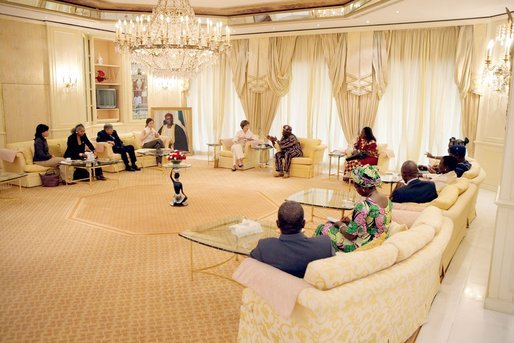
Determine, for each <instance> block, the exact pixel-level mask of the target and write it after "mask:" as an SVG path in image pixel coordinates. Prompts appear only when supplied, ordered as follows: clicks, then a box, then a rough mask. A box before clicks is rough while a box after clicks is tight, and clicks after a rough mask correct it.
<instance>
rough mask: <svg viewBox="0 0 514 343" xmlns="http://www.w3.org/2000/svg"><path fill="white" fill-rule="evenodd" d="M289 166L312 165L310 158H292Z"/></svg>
mask: <svg viewBox="0 0 514 343" xmlns="http://www.w3.org/2000/svg"><path fill="white" fill-rule="evenodd" d="M291 164H303V165H308V166H310V165H311V164H312V158H310V157H293V159H292V160H291Z"/></svg>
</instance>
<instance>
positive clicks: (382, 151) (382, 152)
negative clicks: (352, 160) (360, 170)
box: [346, 144, 394, 173]
mask: <svg viewBox="0 0 514 343" xmlns="http://www.w3.org/2000/svg"><path fill="white" fill-rule="evenodd" d="M377 150H378V163H377V167H378V169H379V170H380V172H381V173H385V172H387V171H388V170H389V159H390V158H391V157H394V152H393V151H392V150H390V149H387V144H377ZM352 152H353V149H352V148H351V147H349V148H348V149H346V156H351V155H352Z"/></svg>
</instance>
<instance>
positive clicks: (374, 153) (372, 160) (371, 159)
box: [344, 126, 378, 176]
mask: <svg viewBox="0 0 514 343" xmlns="http://www.w3.org/2000/svg"><path fill="white" fill-rule="evenodd" d="M353 148H354V150H353V152H352V156H347V158H346V162H345V167H344V174H345V175H347V176H349V174H350V172H351V171H352V170H353V169H355V168H357V167H360V166H363V165H366V164H369V165H373V166H376V165H377V163H378V148H377V141H376V138H375V136H374V135H373V130H371V128H370V127H368V126H366V127H365V128H363V129H362V131H361V133H360V135H359V137H357V141H356V142H355V144H354V145H353Z"/></svg>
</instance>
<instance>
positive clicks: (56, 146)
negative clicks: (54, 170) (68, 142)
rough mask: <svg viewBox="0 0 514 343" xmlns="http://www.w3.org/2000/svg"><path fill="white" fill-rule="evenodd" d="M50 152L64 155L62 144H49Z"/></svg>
mask: <svg viewBox="0 0 514 343" xmlns="http://www.w3.org/2000/svg"><path fill="white" fill-rule="evenodd" d="M48 152H49V153H50V155H54V156H59V157H62V155H61V145H60V144H52V145H50V144H48Z"/></svg>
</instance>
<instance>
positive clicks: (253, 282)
mask: <svg viewBox="0 0 514 343" xmlns="http://www.w3.org/2000/svg"><path fill="white" fill-rule="evenodd" d="M232 277H233V278H234V280H236V281H237V282H239V283H241V284H242V285H244V286H246V287H249V288H251V289H253V290H254V291H255V292H256V293H257V294H259V295H260V296H261V297H263V298H264V300H266V302H267V303H269V304H270V305H271V306H272V307H273V308H274V309H275V310H276V311H277V312H278V313H279V314H280V315H281V316H283V317H289V316H290V315H291V313H292V312H293V310H294V306H295V304H296V298H297V296H298V294H299V293H300V292H301V291H302V290H304V289H305V288H310V287H312V286H311V285H309V284H308V283H307V282H305V281H304V280H303V279H300V278H297V277H296V276H293V275H290V274H287V273H285V272H283V271H281V270H280V269H277V268H275V267H272V266H270V265H267V264H265V263H262V262H259V261H257V260H255V259H253V258H247V259H245V260H244V261H243V262H241V264H240V265H239V267H238V268H237V269H236V270H235V271H234V274H233V275H232Z"/></svg>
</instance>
